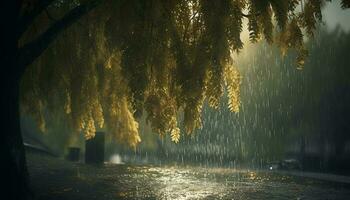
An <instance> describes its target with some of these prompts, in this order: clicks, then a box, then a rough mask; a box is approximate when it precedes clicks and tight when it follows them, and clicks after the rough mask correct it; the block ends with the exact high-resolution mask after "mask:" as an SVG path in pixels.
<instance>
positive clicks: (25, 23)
mask: <svg viewBox="0 0 350 200" xmlns="http://www.w3.org/2000/svg"><path fill="white" fill-rule="evenodd" d="M53 1H55V0H40V1H39V3H38V4H37V5H36V6H35V8H34V9H33V10H32V11H31V12H29V13H26V14H24V15H23V16H21V17H20V18H19V20H18V30H17V38H20V37H21V36H22V35H23V33H24V32H25V31H26V30H27V29H28V27H29V26H30V25H31V24H32V23H33V21H34V19H35V18H36V17H37V16H38V15H40V14H41V13H42V12H43V11H44V10H45V9H46V8H47V7H48V6H49V5H50V4H51V3H52V2H53Z"/></svg>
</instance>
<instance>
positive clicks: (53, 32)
mask: <svg viewBox="0 0 350 200" xmlns="http://www.w3.org/2000/svg"><path fill="white" fill-rule="evenodd" d="M100 2H102V0H95V1H91V2H90V3H87V4H84V5H79V6H77V7H75V8H73V9H72V10H70V11H69V12H68V13H67V14H66V15H65V16H64V17H62V18H61V19H60V20H58V21H56V22H55V23H53V24H52V25H51V26H50V27H49V28H48V29H47V30H46V32H44V33H43V34H41V35H40V36H38V38H36V39H35V40H33V41H31V42H29V43H27V44H25V45H23V47H21V48H20V49H19V56H18V58H19V64H20V66H21V68H22V71H24V69H25V67H26V66H28V65H30V64H31V63H32V62H33V61H34V60H35V59H36V58H37V57H39V56H40V55H41V54H42V53H43V52H44V51H45V50H46V49H47V48H48V46H49V45H50V43H51V42H52V41H54V40H55V38H56V37H57V35H58V34H59V33H61V32H62V31H64V30H65V29H66V28H68V27H69V26H71V25H72V24H73V23H74V22H76V21H77V20H78V19H80V18H81V17H82V16H83V15H85V14H86V13H88V12H89V11H90V10H92V9H93V8H95V7H96V6H97V5H98V4H99V3H100Z"/></svg>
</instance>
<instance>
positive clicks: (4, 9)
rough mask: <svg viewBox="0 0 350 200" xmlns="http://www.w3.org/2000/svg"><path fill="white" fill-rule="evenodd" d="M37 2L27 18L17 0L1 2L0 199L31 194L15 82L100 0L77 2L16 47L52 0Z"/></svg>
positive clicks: (15, 198)
mask: <svg viewBox="0 0 350 200" xmlns="http://www.w3.org/2000/svg"><path fill="white" fill-rule="evenodd" d="M41 2H42V3H44V4H40V5H41V7H40V8H37V9H36V10H35V9H34V11H36V12H34V13H32V14H30V15H28V16H29V18H28V19H26V18H21V19H19V14H20V6H21V3H22V2H21V0H5V1H3V2H2V4H1V9H0V23H1V24H0V26H1V33H2V36H1V37H0V38H1V40H0V42H1V45H2V48H1V51H0V59H1V60H0V63H1V75H0V85H1V92H2V94H1V104H0V106H1V112H0V113H1V114H0V115H1V129H0V130H1V131H0V132H1V139H0V141H1V144H0V152H1V153H0V156H1V157H0V159H1V164H0V166H1V168H0V174H1V178H0V182H1V187H0V188H1V191H2V192H1V193H0V195H1V199H7V200H17V199H19V200H22V199H23V200H24V199H32V198H33V195H32V192H31V191H30V188H29V175H28V170H27V166H26V158H25V150H24V145H23V140H22V135H21V131H20V111H19V83H20V80H21V76H22V74H23V73H24V71H25V68H26V66H28V65H29V64H31V62H33V61H34V60H35V59H36V58H37V57H39V56H40V55H41V53H42V52H43V51H44V50H45V49H46V48H47V47H48V46H49V44H50V43H51V42H52V41H53V40H54V39H55V38H56V37H57V35H58V34H59V33H60V32H62V31H63V30H64V29H66V28H67V27H68V26H70V25H71V24H73V23H74V22H75V21H77V20H78V19H79V18H80V17H81V16H83V15H84V14H86V13H87V12H88V11H90V10H91V9H93V8H94V7H96V6H97V3H98V2H101V1H100V0H96V1H91V2H92V3H90V4H87V5H80V6H78V7H76V8H74V9H72V10H71V11H69V12H68V13H67V15H66V16H64V17H63V18H62V19H61V20H59V21H57V22H55V23H54V24H53V26H52V27H51V28H49V29H48V30H47V32H45V33H43V35H42V36H39V37H38V38H37V39H36V40H34V41H33V43H30V44H27V45H26V46H24V47H23V48H22V49H21V50H20V49H19V48H18V40H19V37H20V34H21V33H23V31H25V29H26V27H28V26H29V24H28V23H30V22H31V21H32V20H33V19H34V18H35V17H36V16H37V15H38V13H39V12H40V10H43V9H45V6H48V5H49V3H50V2H52V1H49V0H41ZM28 16H27V17H28ZM23 56H24V57H23ZM21 59H22V60H21Z"/></svg>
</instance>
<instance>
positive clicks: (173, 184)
mask: <svg viewBox="0 0 350 200" xmlns="http://www.w3.org/2000/svg"><path fill="white" fill-rule="evenodd" d="M27 160H28V166H29V171H30V174H31V181H32V188H33V190H34V192H35V194H36V198H37V199H50V200H53V199H67V200H70V199H84V200H89V199H102V200H104V199H179V200H180V199H237V200H246V199H248V200H249V199H262V200H263V199H276V200H277V199H279V200H283V199H300V200H301V199H311V200H314V199H322V200H323V199H324V200H326V199H327V200H331V199H344V200H346V199H350V185H349V184H345V183H335V182H327V181H321V180H316V179H312V178H303V177H298V176H292V175H285V174H278V173H274V172H269V171H249V170H236V169H228V168H205V167H190V166H152V165H127V164H125V165H117V164H105V165H96V166H94V165H85V164H81V163H71V162H67V161H64V160H62V159H57V158H52V157H48V156H40V155H35V154H28V156H27Z"/></svg>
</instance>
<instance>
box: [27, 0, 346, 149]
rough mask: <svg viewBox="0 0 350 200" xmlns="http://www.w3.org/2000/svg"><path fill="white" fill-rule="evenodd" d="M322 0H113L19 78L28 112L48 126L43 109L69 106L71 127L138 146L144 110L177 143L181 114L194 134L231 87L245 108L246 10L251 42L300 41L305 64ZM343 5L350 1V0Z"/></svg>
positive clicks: (43, 21) (233, 105) (53, 14)
mask: <svg viewBox="0 0 350 200" xmlns="http://www.w3.org/2000/svg"><path fill="white" fill-rule="evenodd" d="M74 2H75V3H72V2H71V1H60V2H58V3H56V4H54V5H52V6H50V7H49V8H48V10H46V12H45V13H43V14H42V15H41V16H39V17H38V19H37V20H36V22H35V23H34V24H33V26H32V27H30V29H29V30H28V31H27V33H26V34H25V36H23V38H22V39H21V43H24V42H27V41H30V40H31V39H33V38H34V37H35V36H36V35H37V34H39V33H41V32H42V31H43V30H45V28H46V27H48V26H49V25H50V24H51V23H52V20H54V19H55V18H60V17H61V16H63V15H64V13H65V12H66V10H67V8H70V7H72V6H75V4H76V5H77V4H79V3H84V1H81V2H80V1H74ZM323 3H324V2H323V1H322V0H303V1H299V0H283V1H280V0H215V1H214V0H147V1H144V0H118V1H116V0H106V1H104V3H103V4H102V5H100V6H99V7H98V8H96V9H94V10H93V11H92V12H90V13H89V14H87V15H86V16H84V17H83V18H81V19H80V20H79V21H78V22H76V23H75V24H74V25H73V26H71V27H70V28H68V29H67V30H65V32H64V33H62V34H61V35H60V36H59V37H58V38H57V39H56V40H55V41H54V43H53V44H52V45H51V46H50V48H49V49H47V50H46V51H45V52H44V53H43V54H42V55H41V56H40V57H39V58H38V59H37V60H36V62H35V63H33V64H32V65H31V66H30V67H29V68H28V70H27V71H26V73H25V75H24V77H23V79H22V84H21V108H22V111H24V112H27V113H30V114H32V115H33V116H34V117H35V118H36V119H37V121H38V123H39V127H41V129H42V130H44V129H45V120H44V119H45V117H43V115H44V114H45V113H51V114H55V113H57V112H64V113H65V115H66V117H67V121H68V122H69V123H70V124H71V127H72V128H73V129H74V130H76V131H77V132H81V131H82V132H84V133H85V136H86V138H87V139H88V138H91V137H94V134H95V131H96V129H97V128H106V129H107V130H108V132H110V133H111V134H113V135H114V136H115V137H116V138H117V140H118V141H120V142H122V143H127V144H128V145H130V146H132V147H135V146H136V145H137V144H138V143H139V142H140V141H141V139H140V135H139V131H138V122H137V119H139V117H140V116H141V115H146V118H147V121H148V122H149V123H150V125H151V126H152V128H153V131H154V132H156V133H158V134H160V135H164V134H166V133H169V134H170V136H171V139H172V140H173V141H174V142H178V141H179V139H180V135H181V131H180V129H179V123H178V119H179V116H180V115H183V122H184V127H185V131H186V132H187V133H192V132H193V131H194V130H195V129H197V128H200V127H201V112H202V107H203V104H204V103H205V102H208V104H209V105H210V106H211V107H214V108H217V107H218V105H219V102H220V99H221V96H222V95H223V94H224V91H225V90H226V91H227V94H228V97H229V98H228V99H229V100H228V106H229V108H230V110H231V111H232V112H238V111H239V107H240V99H239V86H240V83H241V77H240V75H239V72H238V70H237V68H236V67H235V66H234V65H233V61H232V57H231V55H232V53H234V52H239V51H240V50H241V49H242V48H243V42H242V41H241V39H240V34H241V32H242V27H243V25H242V23H243V18H245V17H246V18H248V21H249V22H248V31H249V34H250V39H251V41H252V42H256V41H259V40H260V39H261V36H263V37H264V38H265V40H266V41H267V42H268V43H270V44H271V43H273V42H276V43H277V44H278V45H279V46H280V47H281V49H282V52H286V51H287V50H288V49H295V50H296V51H297V52H298V57H297V63H298V66H299V67H301V66H303V64H304V62H305V61H304V60H305V57H306V56H307V51H306V49H305V48H304V45H303V39H304V37H305V36H304V33H305V32H306V33H307V34H308V35H310V36H312V34H313V32H314V29H315V27H316V25H315V24H316V23H317V22H319V21H321V19H322V15H321V7H322V4H323ZM300 6H301V7H302V8H301V9H300ZM342 6H343V7H344V8H347V7H349V1H347V0H344V1H342ZM298 7H299V8H298ZM48 13H50V15H48ZM275 26H276V28H274V27H275ZM38 27H40V28H38ZM225 88H226V89H225ZM46 111H49V112H46Z"/></svg>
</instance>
